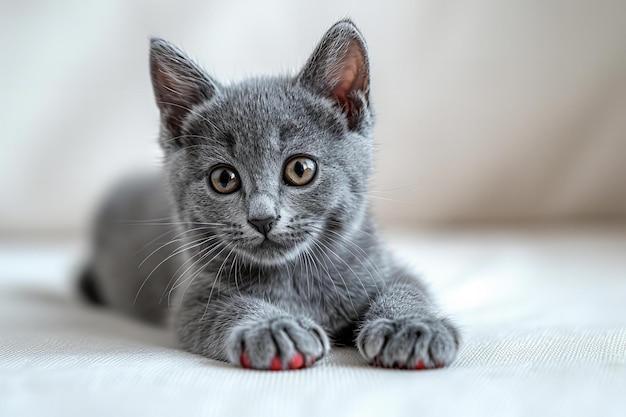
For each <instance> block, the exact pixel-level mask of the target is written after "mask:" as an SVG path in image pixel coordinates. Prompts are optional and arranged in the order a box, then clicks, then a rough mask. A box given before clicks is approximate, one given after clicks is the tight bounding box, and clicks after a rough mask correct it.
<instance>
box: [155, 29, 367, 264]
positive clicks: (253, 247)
mask: <svg viewBox="0 0 626 417" xmlns="http://www.w3.org/2000/svg"><path fill="white" fill-rule="evenodd" d="M151 64H152V78H153V84H154V89H155V95H156V97H157V104H158V105H159V107H160V110H161V116H162V130H161V144H162V146H163V148H164V150H165V152H166V161H167V165H166V167H167V170H168V174H169V182H170V191H171V194H172V195H173V198H174V201H175V203H176V207H177V210H178V214H179V216H180V217H181V219H182V220H184V221H185V222H189V223H188V224H189V226H188V227H189V228H196V227H197V228H200V227H203V229H199V230H200V231H201V232H202V233H203V234H206V235H207V236H211V237H210V238H209V239H210V240H209V241H208V246H210V247H212V248H215V249H214V250H213V253H218V254H219V253H222V254H223V255H227V254H228V255H230V253H235V254H238V255H240V256H241V257H243V258H244V259H246V260H247V261H249V262H253V263H256V264H264V265H276V264H281V263H284V262H285V261H288V260H290V259H294V258H296V257H297V256H299V255H300V254H301V253H302V252H303V251H304V250H306V249H307V248H312V247H317V248H318V249H324V248H325V247H328V246H331V245H332V242H330V240H331V239H333V237H332V236H334V235H337V236H338V233H340V232H341V231H342V230H343V229H345V228H348V229H349V228H351V227H354V226H356V225H357V223H358V222H360V221H361V219H362V217H363V215H364V213H365V210H366V207H365V205H366V203H365V195H364V194H365V192H366V189H367V183H368V178H369V173H370V164H371V153H372V143H371V131H372V123H373V122H372V115H371V111H370V108H369V103H368V91H369V72H368V66H367V55H366V50H365V43H364V41H363V39H362V38H361V35H360V33H359V32H358V30H357V29H356V28H355V27H354V25H353V24H352V23H350V22H340V23H338V24H336V25H335V26H333V27H332V28H331V29H330V30H329V31H328V32H327V33H326V35H325V37H324V38H323V39H322V41H321V42H320V44H319V45H318V47H317V49H316V51H315V52H314V53H313V55H312V57H311V58H310V59H309V62H308V63H307V65H306V66H305V68H304V69H303V70H302V72H301V73H300V74H299V75H298V76H297V77H295V78H286V77H285V78H258V79H251V80H248V81H245V82H243V83H240V84H237V85H233V86H229V87H222V86H219V85H218V84H217V83H216V82H215V81H213V80H212V79H211V78H210V77H209V76H208V75H206V73H204V71H203V70H202V69H200V68H199V67H198V66H197V65H195V64H194V63H193V62H192V61H190V60H189V59H188V58H187V57H186V56H185V55H184V54H183V53H182V52H180V51H179V50H178V49H176V48H175V47H173V46H172V45H170V44H168V43H166V42H165V41H161V40H154V41H153V45H152V51H151ZM323 230H324V231H326V233H323V234H322V233H321V232H322V231H323ZM328 231H330V232H328ZM333 233H334V235H333ZM220 251H221V252H220Z"/></svg>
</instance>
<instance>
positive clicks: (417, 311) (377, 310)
mask: <svg viewBox="0 0 626 417" xmlns="http://www.w3.org/2000/svg"><path fill="white" fill-rule="evenodd" d="M459 341H460V334H459V331H458V330H457V329H456V327H455V326H454V325H453V324H452V323H451V322H450V321H449V320H448V319H446V318H445V317H442V316H441V314H440V313H439V312H438V311H437V310H436V308H435V307H434V306H433V304H432V302H431V301H430V299H429V297H428V295H427V293H426V292H425V290H424V289H423V288H422V287H421V285H420V284H419V282H418V281H417V280H416V279H415V278H413V277H402V278H401V279H398V280H396V281H394V282H392V283H390V284H389V285H388V286H387V288H386V289H385V290H384V291H383V292H382V293H381V295H380V296H378V297H377V298H375V299H374V300H372V303H371V306H370V308H369V310H368V311H367V313H366V314H365V317H364V319H363V322H362V324H361V326H360V328H359V331H358V335H357V347H358V349H359V351H360V352H361V354H362V355H363V356H364V357H365V358H366V359H367V360H368V361H369V362H370V363H371V364H374V365H377V366H383V367H386V368H392V367H396V368H407V369H427V368H438V367H442V366H445V365H449V364H450V363H451V362H452V361H453V360H454V358H455V357H456V354H457V351H458V348H459Z"/></svg>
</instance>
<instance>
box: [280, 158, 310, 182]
mask: <svg viewBox="0 0 626 417" xmlns="http://www.w3.org/2000/svg"><path fill="white" fill-rule="evenodd" d="M315 171H317V165H316V164H315V161H314V160H312V159H311V158H308V157H306V156H296V157H294V158H291V159H290V160H289V162H287V165H285V174H284V177H285V181H286V182H287V184H291V185H306V184H308V183H310V182H311V180H312V179H313V177H315Z"/></svg>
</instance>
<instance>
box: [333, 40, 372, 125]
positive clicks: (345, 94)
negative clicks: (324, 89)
mask: <svg viewBox="0 0 626 417" xmlns="http://www.w3.org/2000/svg"><path fill="white" fill-rule="evenodd" d="M366 72H367V69H366V68H365V57H364V56H363V53H362V52H361V49H360V47H359V45H358V44H357V43H356V42H351V44H350V46H349V47H348V51H347V52H346V55H345V56H344V58H343V59H342V60H341V65H340V66H339V68H337V70H336V72H335V77H334V78H335V79H336V80H337V84H336V85H335V87H334V88H333V90H332V94H333V95H334V96H335V98H336V99H337V101H338V102H339V103H340V104H341V105H342V106H343V108H344V111H345V112H346V113H350V112H351V111H352V107H353V106H352V103H351V101H350V98H349V96H350V93H351V92H352V91H365V90H366V89H367V73H366Z"/></svg>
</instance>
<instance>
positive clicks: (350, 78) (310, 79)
mask: <svg viewBox="0 0 626 417" xmlns="http://www.w3.org/2000/svg"><path fill="white" fill-rule="evenodd" d="M369 78H370V77H369V62H368V58H367V46H366V44H365V39H364V38H363V36H362V35H361V32H360V31H359V29H357V27H356V26H355V25H354V23H352V21H350V20H348V19H346V20H341V21H339V22H337V23H335V24H334V25H333V26H332V27H331V28H330V29H329V30H328V31H327V32H326V34H325V35H324V37H323V38H322V40H321V41H320V43H319V44H318V45H317V48H315V51H314V52H313V54H312V55H311V57H310V58H309V60H308V62H307V63H306V65H305V66H304V69H303V70H302V71H301V72H300V74H299V75H298V82H299V83H300V84H301V85H303V86H305V87H307V88H309V89H310V90H312V91H314V92H315V93H317V94H321V95H323V96H325V97H328V98H330V99H331V100H335V101H336V102H337V105H338V106H339V108H340V109H341V110H342V112H343V113H344V114H345V115H346V117H347V119H348V127H349V128H350V129H352V128H354V127H355V126H356V125H357V123H358V119H359V114H360V112H361V110H362V108H363V106H368V104H369V103H368V101H369V81H370V80H369Z"/></svg>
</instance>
